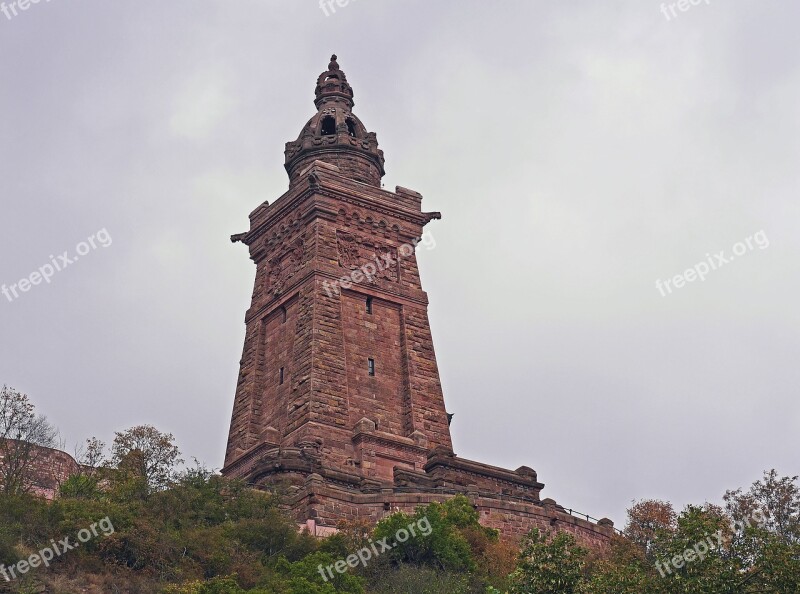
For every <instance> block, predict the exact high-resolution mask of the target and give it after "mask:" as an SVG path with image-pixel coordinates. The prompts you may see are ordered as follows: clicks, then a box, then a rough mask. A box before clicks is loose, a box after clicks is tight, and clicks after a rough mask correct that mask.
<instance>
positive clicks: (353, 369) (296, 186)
mask: <svg viewBox="0 0 800 594" xmlns="http://www.w3.org/2000/svg"><path fill="white" fill-rule="evenodd" d="M315 94H316V100H315V105H316V107H317V114H316V115H314V116H313V117H312V118H311V119H310V120H309V121H308V123H307V124H306V125H305V126H304V127H303V130H302V131H301V133H300V135H299V136H298V138H297V140H296V141H293V142H289V143H287V144H286V153H285V154H286V163H285V167H286V171H287V173H288V174H289V179H290V184H289V190H288V191H287V192H286V193H285V194H284V195H283V196H281V197H280V198H278V199H277V200H276V201H275V202H273V203H272V204H267V203H264V204H262V205H261V206H259V207H258V208H257V209H256V210H255V211H253V213H252V214H251V215H250V230H249V231H248V232H246V233H242V234H240V235H236V236H234V237H233V238H232V239H233V240H234V241H241V242H243V243H245V244H246V245H247V246H248V247H249V249H250V257H251V259H252V260H253V262H254V263H255V264H256V281H255V286H254V290H253V298H252V304H251V307H250V309H249V310H248V313H247V315H246V317H245V323H246V325H247V329H246V334H245V345H244V350H243V355H242V360H241V370H240V376H239V382H238V385H237V389H236V397H235V401H234V407H233V415H232V419H231V430H230V436H229V440H228V449H227V453H226V458H225V468H224V469H223V474H225V475H226V476H229V477H235V478H242V479H245V480H247V481H249V482H251V483H255V484H258V485H261V486H263V487H265V488H268V487H270V486H275V485H283V487H284V488H285V489H287V490H288V493H289V494H290V503H289V508H290V509H291V511H292V513H293V514H294V515H295V517H296V518H297V520H298V522H301V523H306V522H308V521H313V523H314V526H315V527H320V526H321V527H322V528H324V529H326V530H330V529H333V527H334V526H336V524H337V523H338V521H339V520H342V519H355V518H367V519H370V520H373V521H377V520H378V519H380V518H381V517H383V516H384V515H386V514H388V513H391V512H392V511H395V510H397V509H400V510H404V511H409V512H410V511H413V509H414V507H416V506H417V505H422V504H425V503H430V502H432V501H443V500H444V499H447V498H449V497H453V496H454V495H456V494H459V493H461V494H465V495H467V496H469V497H470V498H471V500H472V501H473V503H474V504H475V506H476V508H477V509H478V510H479V511H480V512H481V521H482V522H483V523H484V524H486V525H488V526H492V527H495V528H497V529H498V530H500V532H501V533H502V534H503V536H504V537H505V538H508V539H518V538H519V537H520V536H521V535H522V534H524V533H526V532H527V531H528V530H529V529H530V528H532V527H539V528H542V529H552V528H555V529H561V530H568V531H570V532H573V533H574V534H575V535H576V536H577V537H578V538H579V539H580V540H581V541H582V542H584V543H587V544H589V545H590V546H598V545H602V544H603V543H605V542H607V541H608V539H609V538H610V536H611V534H612V533H613V524H612V523H611V522H610V521H608V520H602V521H600V522H598V523H597V524H593V523H591V522H588V521H584V520H579V519H576V518H573V517H572V516H570V515H568V514H566V513H565V512H564V510H563V508H560V507H559V506H558V505H556V504H555V502H553V501H551V500H548V499H545V500H544V501H540V499H539V493H540V491H541V490H542V488H543V487H544V485H543V484H541V483H539V482H538V480H537V477H536V472H535V471H533V470H532V469H530V468H527V467H521V468H518V469H517V470H515V471H512V470H506V469H503V468H497V467H494V466H489V465H486V464H481V463H479V462H473V461H470V460H463V459H460V458H458V457H457V456H455V454H454V453H453V451H452V441H451V437H450V428H449V424H448V420H447V413H446V409H445V405H444V397H443V394H442V386H441V381H440V379H439V370H438V366H437V363H436V355H435V352H434V346H433V338H432V336H431V330H430V324H429V321H428V297H427V294H426V293H425V292H424V291H423V289H422V285H421V283H420V277H419V270H418V267H417V260H416V254H415V253H413V252H412V253H411V254H410V255H407V256H406V257H401V258H398V253H399V252H400V250H401V248H402V246H403V245H404V244H412V243H415V240H416V239H417V238H419V237H421V236H422V233H423V229H424V227H425V225H427V224H428V223H429V222H430V221H431V220H433V219H438V218H440V215H439V213H425V212H423V211H422V196H421V195H420V194H419V193H417V192H414V191H413V190H408V189H405V188H402V187H399V186H398V187H397V188H396V191H395V192H389V191H386V190H383V189H381V188H380V180H381V177H382V176H383V173H384V170H383V164H384V160H383V153H382V152H381V151H380V149H379V148H378V143H377V137H376V136H375V134H374V133H371V132H367V130H366V128H365V127H364V125H363V124H362V123H361V121H360V120H359V119H358V118H357V117H356V116H355V115H354V114H353V113H352V108H353V90H352V88H351V87H350V85H349V84H348V83H347V78H346V76H345V75H344V73H343V72H342V71H341V70H340V69H339V66H338V64H337V62H336V60H335V57H334V59H333V60H332V61H331V63H330V65H329V67H328V71H326V72H324V73H323V74H322V75H320V77H319V79H318V81H317V88H316V91H315ZM376 261H377V262H386V263H387V264H386V266H385V267H383V266H381V267H376V269H375V270H374V271H373V273H372V274H371V276H372V278H369V279H364V278H363V272H364V271H366V270H367V268H366V267H367V266H373V267H375V264H374V263H375V262H376ZM389 261H391V262H392V264H388V262H389ZM354 271H355V273H356V274H358V273H362V274H361V276H362V278H361V279H358V280H357V279H354V278H353V277H352V276H351V275H352V274H353V273H354ZM342 279H343V280H344V283H342V282H341V281H342ZM349 280H353V281H354V282H352V284H350V283H349V282H348V281H349ZM356 280H357V282H356ZM367 299H370V300H371V304H372V313H369V312H367ZM369 359H373V360H374V363H375V375H374V376H373V375H370V374H369V372H368V371H369V368H368V360H369ZM281 368H283V369H284V372H285V375H284V384H283V385H281V384H280V382H279V376H278V374H279V370H280V369H281Z"/></svg>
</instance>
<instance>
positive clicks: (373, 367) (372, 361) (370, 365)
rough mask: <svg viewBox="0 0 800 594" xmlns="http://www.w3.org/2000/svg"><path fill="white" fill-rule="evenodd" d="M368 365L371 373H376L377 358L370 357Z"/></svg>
mask: <svg viewBox="0 0 800 594" xmlns="http://www.w3.org/2000/svg"><path fill="white" fill-rule="evenodd" d="M367 367H368V369H369V374H370V375H375V359H369V363H368V365H367Z"/></svg>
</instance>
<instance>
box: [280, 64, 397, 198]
mask: <svg viewBox="0 0 800 594" xmlns="http://www.w3.org/2000/svg"><path fill="white" fill-rule="evenodd" d="M315 94H316V99H315V100H314V105H316V106H317V113H316V114H315V115H314V117H312V118H311V119H310V120H308V122H307V123H306V125H305V126H303V130H302V131H301V132H300V136H299V137H298V138H297V140H295V141H293V142H287V143H286V151H285V154H286V165H285V167H286V171H287V172H288V173H289V179H290V183H295V182H296V181H297V180H298V179H299V177H300V174H301V172H302V171H303V170H304V169H305V168H306V167H308V166H309V165H310V164H311V163H313V162H314V161H316V160H320V161H324V162H326V163H330V164H332V165H336V166H337V167H338V168H339V170H340V171H341V172H342V173H343V174H344V175H346V176H348V177H351V178H352V179H354V180H356V181H360V182H363V183H366V184H370V185H372V186H376V187H380V185H381V178H382V177H383V176H384V174H385V173H386V172H385V171H384V170H383V162H384V160H383V151H382V150H380V149H379V148H378V139H377V137H376V136H375V133H374V132H367V129H366V127H365V126H364V124H362V123H361V120H359V119H358V118H357V117H356V116H355V114H353V112H352V109H353V105H354V104H355V103H354V101H353V88H352V87H351V86H350V85H349V84H348V82H347V76H345V73H344V72H342V71H341V70H340V69H339V64H338V63H337V62H336V55H335V54H334V55H333V56H331V62H330V64H328V70H326V71H325V72H323V73H322V74H320V75H319V78H318V79H317V88H316V90H315Z"/></svg>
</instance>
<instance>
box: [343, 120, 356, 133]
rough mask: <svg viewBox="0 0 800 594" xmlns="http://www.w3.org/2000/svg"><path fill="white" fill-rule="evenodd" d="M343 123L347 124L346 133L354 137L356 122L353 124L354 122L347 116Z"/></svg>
mask: <svg viewBox="0 0 800 594" xmlns="http://www.w3.org/2000/svg"><path fill="white" fill-rule="evenodd" d="M345 123H346V124H347V133H348V134H350V136H352V137H353V138H355V137H356V124H355V122H354V121H353V120H351V119H350V118H347V119H346V120H345Z"/></svg>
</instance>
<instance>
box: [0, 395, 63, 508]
mask: <svg viewBox="0 0 800 594" xmlns="http://www.w3.org/2000/svg"><path fill="white" fill-rule="evenodd" d="M60 445H61V444H60V441H59V437H58V430H57V429H56V428H55V427H54V426H53V425H51V424H50V423H49V421H48V420H47V418H46V417H45V416H43V415H37V414H36V409H35V407H34V405H33V404H32V403H31V401H30V399H29V398H28V396H26V395H25V394H22V393H20V392H18V391H17V390H15V389H13V388H9V387H7V386H3V388H2V390H0V490H1V491H2V492H3V493H5V494H7V495H10V494H22V493H27V492H29V491H30V490H31V489H32V488H33V486H34V479H35V471H36V468H37V466H38V467H41V464H42V463H43V462H45V461H46V460H47V452H46V450H44V449H42V448H58V447H59V446H60Z"/></svg>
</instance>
